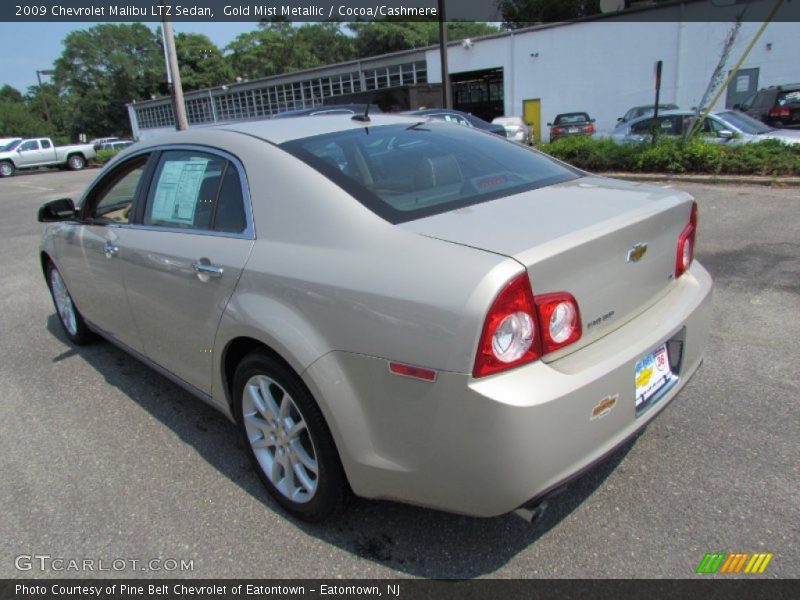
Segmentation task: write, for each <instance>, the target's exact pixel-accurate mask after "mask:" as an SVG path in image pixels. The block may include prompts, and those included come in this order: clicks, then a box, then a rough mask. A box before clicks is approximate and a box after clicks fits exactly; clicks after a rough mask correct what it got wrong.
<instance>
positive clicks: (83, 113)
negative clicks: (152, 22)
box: [54, 23, 166, 136]
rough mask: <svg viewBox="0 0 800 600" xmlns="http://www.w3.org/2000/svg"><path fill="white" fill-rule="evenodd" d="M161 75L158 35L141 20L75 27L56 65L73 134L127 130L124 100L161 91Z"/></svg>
mask: <svg viewBox="0 0 800 600" xmlns="http://www.w3.org/2000/svg"><path fill="white" fill-rule="evenodd" d="M165 79H166V75H165V72H164V61H163V56H162V54H161V47H160V45H159V42H158V34H157V33H156V32H154V31H152V30H151V29H150V28H148V27H146V26H145V25H142V24H141V23H134V24H131V25H127V24H119V25H118V24H110V23H103V24H100V25H95V26H94V27H91V28H90V29H87V30H78V31H73V32H71V33H70V34H69V35H68V36H67V37H66V39H65V40H64V52H63V53H62V55H61V57H60V58H58V60H56V63H55V78H54V80H55V83H56V85H57V86H58V87H59V89H60V90H61V92H62V94H64V95H66V98H65V99H64V100H63V101H64V103H65V107H66V108H67V109H68V110H69V111H70V114H69V121H70V124H69V130H70V134H71V135H73V136H74V135H75V134H77V133H81V132H83V133H87V134H89V135H112V134H117V135H120V134H125V133H127V132H128V131H129V121H128V113H127V110H126V108H125V105H126V103H129V102H131V101H132V100H141V99H145V98H149V97H150V96H151V94H159V93H161V94H163V93H165V92H166V83H165Z"/></svg>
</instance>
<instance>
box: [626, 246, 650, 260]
mask: <svg viewBox="0 0 800 600" xmlns="http://www.w3.org/2000/svg"><path fill="white" fill-rule="evenodd" d="M646 253H647V244H641V243H640V244H634V245H633V246H631V249H630V250H628V262H639V261H640V260H642V257H643V256H644V255H645V254H646Z"/></svg>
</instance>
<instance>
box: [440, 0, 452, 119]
mask: <svg viewBox="0 0 800 600" xmlns="http://www.w3.org/2000/svg"><path fill="white" fill-rule="evenodd" d="M444 3H445V0H439V56H440V57H441V62H442V102H443V104H444V108H453V91H452V90H451V89H450V73H449V71H448V70H447V16H446V15H445V11H444Z"/></svg>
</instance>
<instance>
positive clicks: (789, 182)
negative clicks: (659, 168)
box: [597, 173, 800, 187]
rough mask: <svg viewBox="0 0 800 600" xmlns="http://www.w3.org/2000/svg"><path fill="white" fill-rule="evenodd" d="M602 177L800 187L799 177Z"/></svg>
mask: <svg viewBox="0 0 800 600" xmlns="http://www.w3.org/2000/svg"><path fill="white" fill-rule="evenodd" d="M597 175H601V176H603V177H613V178H614V179H625V180H628V181H679V182H683V183H709V184H722V185H726V184H727V185H767V186H776V187H800V177H770V176H764V175H691V174H681V173H597Z"/></svg>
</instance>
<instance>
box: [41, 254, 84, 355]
mask: <svg viewBox="0 0 800 600" xmlns="http://www.w3.org/2000/svg"><path fill="white" fill-rule="evenodd" d="M47 284H48V287H49V288H50V295H51V296H52V297H53V304H54V305H55V307H56V313H57V314H58V320H59V321H60V322H61V326H62V327H63V328H64V333H66V334H67V337H68V338H69V339H70V341H71V342H73V343H75V344H78V345H83V344H86V343H88V342H90V341H91V340H92V338H93V337H94V335H93V334H92V331H91V330H90V329H89V328H88V327H87V326H86V322H85V321H84V320H83V316H82V315H81V313H80V312H79V311H78V309H77V307H76V306H75V303H74V302H73V301H72V296H70V294H69V290H67V284H66V283H64V278H63V277H61V273H59V272H58V269H57V268H56V266H55V265H54V264H53V263H49V264H48V265H47Z"/></svg>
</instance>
